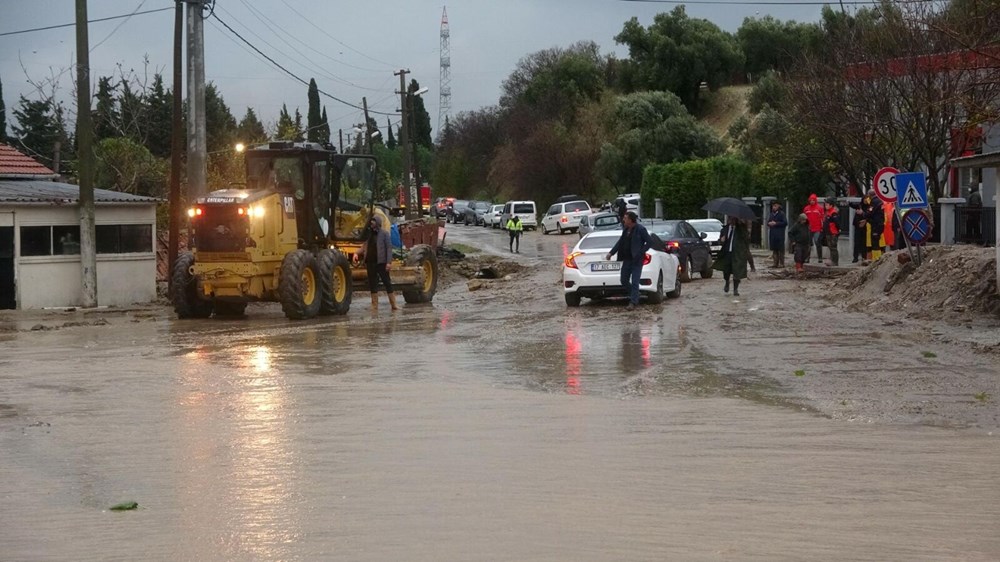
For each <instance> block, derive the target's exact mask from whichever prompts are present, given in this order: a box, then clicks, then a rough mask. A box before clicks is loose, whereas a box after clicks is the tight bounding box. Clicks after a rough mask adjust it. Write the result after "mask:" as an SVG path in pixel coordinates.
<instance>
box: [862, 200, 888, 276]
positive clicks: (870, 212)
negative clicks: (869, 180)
mask: <svg viewBox="0 0 1000 562" xmlns="http://www.w3.org/2000/svg"><path fill="white" fill-rule="evenodd" d="M864 211H865V220H866V221H868V226H869V227H871V237H870V238H869V240H868V246H867V248H866V249H867V251H868V252H867V253H868V255H867V258H868V259H870V260H877V259H879V258H880V257H882V248H883V247H884V246H882V233H883V232H884V231H885V209H883V208H882V200H881V199H879V198H878V197H877V196H876V195H875V190H874V189H869V190H868V204H867V205H865V209H864Z"/></svg>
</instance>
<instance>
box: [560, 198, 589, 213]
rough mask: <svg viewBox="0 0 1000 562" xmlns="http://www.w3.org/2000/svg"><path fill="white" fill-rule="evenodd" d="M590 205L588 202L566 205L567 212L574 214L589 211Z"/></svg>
mask: <svg viewBox="0 0 1000 562" xmlns="http://www.w3.org/2000/svg"><path fill="white" fill-rule="evenodd" d="M589 210H590V205H588V204H587V202H586V201H576V202H574V203H566V212H567V213H572V212H574V211H589Z"/></svg>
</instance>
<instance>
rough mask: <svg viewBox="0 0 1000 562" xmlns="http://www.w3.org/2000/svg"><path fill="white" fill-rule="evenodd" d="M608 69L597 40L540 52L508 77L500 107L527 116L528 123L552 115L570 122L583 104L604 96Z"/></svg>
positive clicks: (551, 116) (522, 60) (525, 60)
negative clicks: (606, 70)
mask: <svg viewBox="0 0 1000 562" xmlns="http://www.w3.org/2000/svg"><path fill="white" fill-rule="evenodd" d="M605 69H606V61H605V60H604V59H603V58H602V57H601V54H600V49H599V48H598V46H597V44H596V43H593V42H580V43H576V44H574V45H572V46H570V47H569V48H567V49H562V48H552V49H546V50H543V51H538V52H537V53H533V54H531V55H528V56H526V57H524V58H523V59H521V60H520V61H518V63H517V67H516V68H515V69H514V71H513V72H511V74H510V76H509V77H508V78H507V79H506V80H504V82H503V85H502V86H501V97H500V106H501V107H502V108H504V109H505V110H507V111H508V112H509V113H520V114H522V115H524V119H525V121H526V122H528V123H530V122H532V121H538V120H541V119H552V118H556V119H559V120H561V121H563V122H565V123H569V122H571V121H572V119H573V117H575V116H576V113H577V110H578V109H579V108H580V107H582V106H583V105H584V104H586V103H589V102H591V101H594V100H596V99H598V98H599V97H600V95H601V93H602V92H603V91H604V89H605V87H606V81H605ZM528 126H529V128H530V125H528Z"/></svg>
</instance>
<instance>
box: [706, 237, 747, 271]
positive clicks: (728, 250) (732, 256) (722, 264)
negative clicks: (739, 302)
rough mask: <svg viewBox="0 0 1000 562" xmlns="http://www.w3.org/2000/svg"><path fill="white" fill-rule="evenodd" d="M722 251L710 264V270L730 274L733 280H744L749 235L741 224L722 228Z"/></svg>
mask: <svg viewBox="0 0 1000 562" xmlns="http://www.w3.org/2000/svg"><path fill="white" fill-rule="evenodd" d="M719 239H720V240H722V249H721V250H719V257H718V258H716V259H715V263H714V264H712V269H716V270H718V271H721V272H723V273H731V274H732V275H733V278H734V279H746V277H747V260H749V259H750V235H749V234H748V233H747V228H746V226H744V225H743V224H738V225H736V226H733V225H730V224H727V225H726V226H724V227H722V235H721V236H720V238H719Z"/></svg>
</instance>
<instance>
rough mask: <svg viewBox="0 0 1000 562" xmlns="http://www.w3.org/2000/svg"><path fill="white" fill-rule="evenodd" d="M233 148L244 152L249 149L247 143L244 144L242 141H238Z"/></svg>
mask: <svg viewBox="0 0 1000 562" xmlns="http://www.w3.org/2000/svg"><path fill="white" fill-rule="evenodd" d="M233 148H235V149H236V152H239V153H241V154H242V153H243V151H244V150H246V149H247V145H245V144H243V143H241V142H238V143H236V146H235V147H233Z"/></svg>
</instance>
